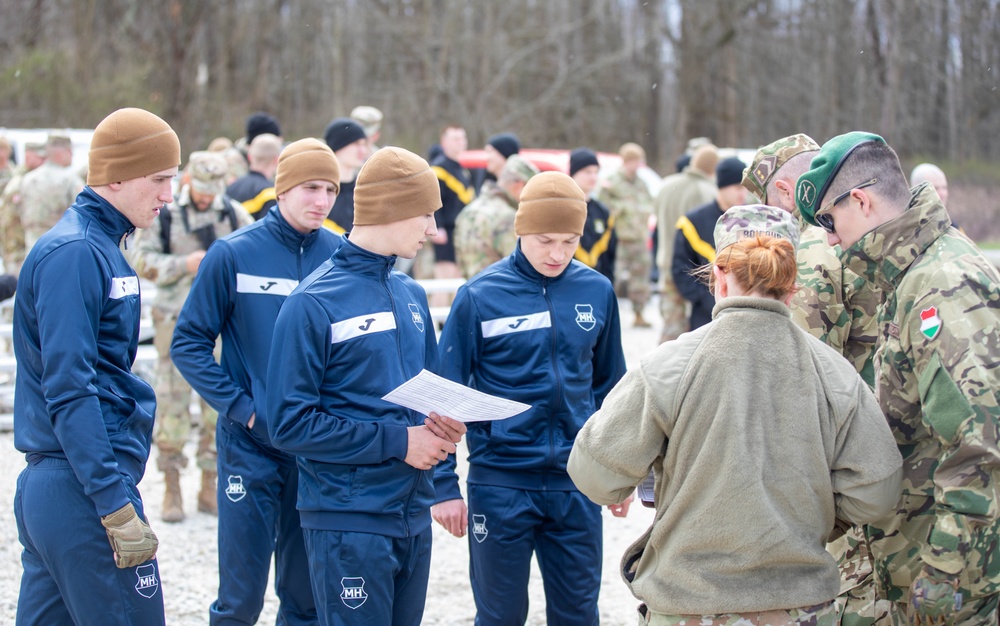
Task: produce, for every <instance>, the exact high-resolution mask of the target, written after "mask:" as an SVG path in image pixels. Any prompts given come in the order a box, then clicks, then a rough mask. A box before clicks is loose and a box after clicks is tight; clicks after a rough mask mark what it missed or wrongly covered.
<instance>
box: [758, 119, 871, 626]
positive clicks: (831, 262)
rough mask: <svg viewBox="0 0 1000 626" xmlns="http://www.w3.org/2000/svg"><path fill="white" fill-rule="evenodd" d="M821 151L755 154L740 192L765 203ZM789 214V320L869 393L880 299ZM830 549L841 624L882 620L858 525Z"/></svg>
mask: <svg viewBox="0 0 1000 626" xmlns="http://www.w3.org/2000/svg"><path fill="white" fill-rule="evenodd" d="M819 149H820V147H819V145H818V144H817V143H816V142H815V141H813V140H812V138H810V137H809V136H807V135H802V134H798V135H792V136H790V137H784V138H782V139H779V140H777V141H775V142H773V143H771V144H768V145H766V146H764V147H762V148H760V149H759V150H758V151H757V154H756V155H754V159H753V161H752V162H751V163H750V165H749V166H747V169H746V170H745V171H744V173H743V186H744V187H745V188H746V189H747V190H748V191H750V192H751V193H753V194H755V195H756V196H757V197H758V198H760V199H762V200H763V199H764V198H765V197H766V196H767V186H768V184H769V182H770V181H771V180H772V178H773V177H774V176H775V175H776V174H777V173H778V172H779V171H780V170H781V168H782V167H783V166H784V164H785V163H787V162H788V160H789V159H791V158H792V157H794V156H797V155H798V154H801V153H803V152H810V151H818V150H819ZM769 200H770V199H769ZM772 204H773V202H772ZM791 208H792V214H793V215H795V217H796V219H798V221H799V229H800V232H801V237H800V239H799V246H798V249H797V251H796V260H797V261H798V280H797V282H798V287H799V290H798V291H797V292H796V293H795V295H794V296H793V297H792V301H791V303H790V304H789V308H790V309H791V314H792V321H794V322H795V323H796V325H798V326H799V327H800V328H802V329H804V330H806V331H807V332H808V333H810V334H811V335H814V336H815V337H816V338H817V339H819V340H821V341H823V342H824V343H826V344H827V345H829V346H831V347H832V348H834V349H835V350H837V351H838V352H840V353H841V354H843V355H844V356H845V357H846V358H847V359H848V360H849V361H850V362H851V363H852V364H853V365H854V369H856V370H857V371H858V373H859V374H861V377H862V378H863V379H864V381H865V382H866V383H868V386H869V387H874V384H875V381H874V374H873V371H872V356H873V355H874V352H875V339H876V333H877V324H876V319H875V314H876V309H877V308H878V304H879V302H880V294H879V292H878V290H877V289H876V288H875V286H874V284H873V283H870V282H868V281H865V280H864V279H863V278H861V277H860V276H858V275H857V274H855V273H854V272H852V271H851V270H849V269H847V268H846V267H844V263H843V262H842V261H841V260H840V248H839V247H831V246H830V245H829V244H828V243H827V238H826V233H825V231H823V229H821V228H818V227H816V226H810V225H809V224H808V223H807V222H806V221H805V220H804V219H802V217H801V215H800V214H799V210H798V207H796V206H794V205H793V206H792V207H791ZM827 550H828V551H829V552H830V554H831V555H833V557H834V558H835V559H837V564H838V566H839V568H840V580H841V587H840V594H839V596H838V599H839V604H838V608H839V609H840V614H839V619H838V620H837V621H838V623H841V624H846V625H848V626H865V625H870V624H874V623H876V622H878V621H880V620H883V619H885V618H886V617H887V616H888V611H889V608H888V604H887V602H885V601H879V600H877V599H876V597H875V581H874V577H873V571H872V566H871V558H870V555H869V551H868V544H867V543H866V542H865V540H864V533H863V530H862V529H861V528H859V527H856V526H855V527H851V528H848V529H847V530H846V531H845V533H844V535H843V536H841V537H839V538H838V539H836V540H835V541H832V542H830V543H829V544H828V545H827Z"/></svg>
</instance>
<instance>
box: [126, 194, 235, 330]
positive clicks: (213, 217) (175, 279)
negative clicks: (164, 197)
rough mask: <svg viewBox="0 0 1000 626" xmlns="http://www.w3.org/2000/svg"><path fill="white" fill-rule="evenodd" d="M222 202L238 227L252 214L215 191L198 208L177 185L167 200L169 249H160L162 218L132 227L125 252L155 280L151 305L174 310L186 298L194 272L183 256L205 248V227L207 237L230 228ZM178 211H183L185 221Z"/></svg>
mask: <svg viewBox="0 0 1000 626" xmlns="http://www.w3.org/2000/svg"><path fill="white" fill-rule="evenodd" d="M223 202H228V203H229V205H230V208H231V209H232V212H233V213H234V214H235V216H236V223H237V225H238V226H239V227H240V228H242V227H243V226H246V225H248V224H252V223H253V221H254V220H253V217H251V216H250V214H249V213H247V211H246V209H244V208H243V205H242V204H240V203H239V202H237V201H235V200H232V199H231V198H229V196H226V195H221V194H220V195H217V196H215V199H214V200H213V201H212V206H211V207H210V208H209V209H208V210H207V211H199V210H198V209H196V208H195V207H194V205H192V204H191V198H190V196H189V192H188V188H187V187H186V186H185V187H183V188H182V189H181V193H180V195H179V196H178V197H177V199H176V200H175V201H174V202H172V203H170V205H169V207H168V208H167V210H169V211H170V252H169V253H165V252H164V246H163V242H164V238H163V231H162V228H163V219H162V217H159V218H157V219H155V220H153V223H152V225H151V226H150V227H149V228H146V229H137V230H136V231H135V233H136V234H135V240H134V241H133V242H131V243H129V246H128V248H129V249H128V255H129V260H130V261H131V263H132V266H133V267H134V268H135V271H136V273H137V274H139V276H141V277H142V278H145V279H146V280H150V281H153V282H154V283H155V284H156V287H157V289H156V299H155V300H154V302H153V306H154V307H156V308H158V309H162V310H165V311H168V312H170V313H178V312H179V311H180V310H181V306H182V305H183V304H184V300H185V299H186V298H187V294H188V291H190V289H191V283H192V282H193V281H194V274H190V273H188V271H187V256H188V255H189V254H191V253H192V252H197V251H198V250H206V249H207V246H206V243H209V245H210V242H208V241H207V240H206V238H205V237H204V235H201V236H200V235H199V233H204V232H206V230H207V229H209V227H212V228H211V230H214V234H213V235H212V236H210V237H209V239H214V238H221V237H224V236H225V235H228V234H229V233H230V232H232V230H233V229H232V226H231V222H230V219H229V218H228V216H227V214H226V213H225V211H224V205H223ZM182 211H185V212H186V213H187V224H186V225H185V219H184V216H183V214H182Z"/></svg>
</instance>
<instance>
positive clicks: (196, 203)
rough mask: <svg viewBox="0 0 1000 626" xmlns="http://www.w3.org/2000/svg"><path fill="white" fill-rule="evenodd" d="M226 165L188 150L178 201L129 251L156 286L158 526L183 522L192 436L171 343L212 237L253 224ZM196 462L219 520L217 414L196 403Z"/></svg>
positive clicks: (187, 397)
mask: <svg viewBox="0 0 1000 626" xmlns="http://www.w3.org/2000/svg"><path fill="white" fill-rule="evenodd" d="M226 174H227V164H226V160H225V157H224V156H222V155H221V154H220V153H218V152H193V153H191V156H190V157H189V159H188V165H187V167H186V168H185V170H184V178H183V180H184V185H183V186H182V187H181V191H180V194H179V196H178V197H177V199H176V200H175V201H174V202H173V203H172V204H170V206H169V207H167V210H166V211H162V212H161V213H160V216H159V218H158V219H157V220H155V221H154V222H153V224H152V226H151V227H150V228H148V229H146V230H143V231H138V234H137V235H136V240H135V242H134V243H133V245H131V246H129V248H130V250H129V253H130V259H131V261H132V265H133V266H134V267H135V270H136V272H137V273H138V274H139V276H141V277H143V278H145V279H147V280H150V281H152V282H154V283H155V284H156V287H157V289H156V299H155V300H154V302H153V309H152V315H153V326H154V332H155V335H154V343H155V344H156V351H157V354H158V357H159V358H158V360H157V367H156V400H157V408H158V412H157V413H158V414H157V416H156V446H157V448H158V450H159V455H158V457H157V467H158V468H159V469H160V471H162V472H163V473H164V476H165V484H166V488H165V493H164V499H163V513H162V516H163V521H165V522H179V521H181V520H183V519H184V507H183V501H182V498H181V490H180V470H181V469H183V468H184V467H186V466H187V457H186V456H185V455H184V444H185V443H186V442H187V440H188V436H189V434H190V432H191V423H192V418H191V413H190V409H189V407H190V404H191V386H190V385H188V383H187V381H186V380H184V378H183V377H182V376H181V375H180V373H179V372H178V371H177V369H176V368H175V367H174V364H173V362H172V361H171V359H170V341H171V338H172V337H173V334H174V326H175V325H176V323H177V315H178V314H179V313H180V310H181V306H182V305H183V304H184V300H186V299H187V295H188V291H190V289H191V282H192V281H193V280H194V276H195V274H196V273H197V271H198V265H199V264H200V263H201V259H202V258H203V257H204V256H205V251H206V250H208V247H209V246H210V245H211V244H212V242H213V241H215V240H216V239H217V238H219V237H222V236H224V235H228V234H229V233H231V232H232V231H234V230H236V229H237V228H241V227H243V226H246V225H248V224H251V223H252V222H253V218H252V217H251V216H250V214H249V213H247V211H246V209H244V208H243V206H242V205H241V204H240V203H239V202H236V201H235V200H232V199H230V198H229V196H227V195H225V193H224V190H225V181H226ZM199 404H200V406H201V423H200V425H199V436H198V450H197V463H198V467H199V468H200V469H201V472H202V474H201V476H202V481H201V491H200V492H199V494H198V510H199V511H202V512H206V513H210V514H213V515H214V514H216V511H217V510H218V509H217V506H218V505H217V502H216V492H215V480H216V453H215V423H216V417H217V413H216V412H215V410H213V409H212V408H211V407H210V406H209V405H208V404H207V403H206V402H204V401H203V400H201V399H200V398H199Z"/></svg>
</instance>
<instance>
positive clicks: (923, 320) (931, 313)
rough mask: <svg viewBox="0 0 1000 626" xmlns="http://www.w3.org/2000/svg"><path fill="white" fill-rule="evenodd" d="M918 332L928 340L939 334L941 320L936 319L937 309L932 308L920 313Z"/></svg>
mask: <svg viewBox="0 0 1000 626" xmlns="http://www.w3.org/2000/svg"><path fill="white" fill-rule="evenodd" d="M920 332H922V333H923V334H924V337H927V338H928V339H934V338H935V337H937V336H938V333H939V332H941V318H940V317H938V312H937V307H935V306H932V307H930V308H929V309H924V310H923V311H921V312H920Z"/></svg>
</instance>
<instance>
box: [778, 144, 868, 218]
mask: <svg viewBox="0 0 1000 626" xmlns="http://www.w3.org/2000/svg"><path fill="white" fill-rule="evenodd" d="M872 141H875V142H878V143H882V144H884V143H885V139H882V138H881V137H880V136H878V135H876V134H874V133H865V132H861V131H854V132H850V133H845V134H843V135H837V136H836V137H834V138H833V139H831V140H830V141H828V142H826V143H825V144H823V147H822V148H820V150H819V154H817V155H816V156H815V157H814V158H813V160H812V163H810V164H809V169H808V170H806V172H805V173H804V174H802V176H799V180H798V182H797V183H795V205H796V206H798V207H799V213H801V214H802V217H803V219H805V221H807V222H809V223H810V224H812V225H813V226H816V225H817V224H816V211H818V210H819V208H820V206H821V202H822V201H823V197H824V196H825V195H826V192H827V191H828V190H829V189H830V183H832V182H833V179H835V178H836V177H837V173H838V172H839V171H840V168H841V167H843V165H844V163H845V162H846V161H847V158H848V157H849V156H851V153H852V152H854V150H856V149H857V147H858V146H860V145H862V144H866V143H870V142H872Z"/></svg>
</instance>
